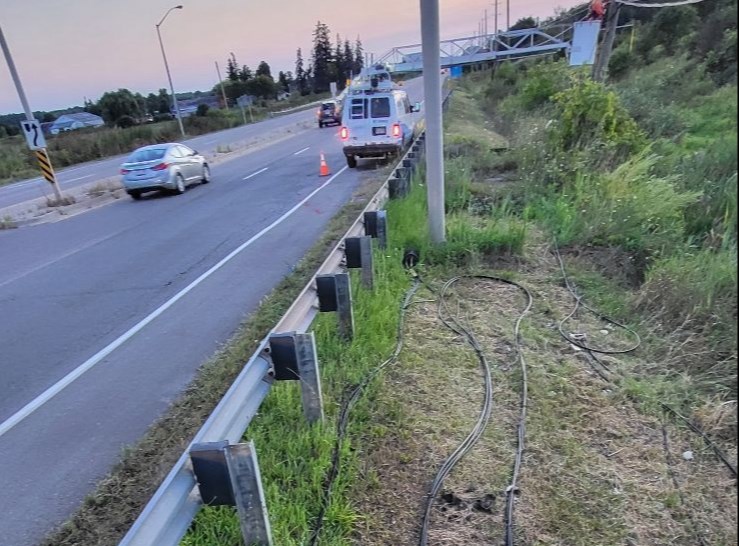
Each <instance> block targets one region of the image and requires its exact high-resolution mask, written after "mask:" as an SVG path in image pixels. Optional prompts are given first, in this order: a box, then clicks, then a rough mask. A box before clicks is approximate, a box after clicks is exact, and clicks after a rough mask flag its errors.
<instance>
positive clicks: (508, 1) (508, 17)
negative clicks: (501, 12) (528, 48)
mask: <svg viewBox="0 0 739 546" xmlns="http://www.w3.org/2000/svg"><path fill="white" fill-rule="evenodd" d="M506 30H511V0H506Z"/></svg>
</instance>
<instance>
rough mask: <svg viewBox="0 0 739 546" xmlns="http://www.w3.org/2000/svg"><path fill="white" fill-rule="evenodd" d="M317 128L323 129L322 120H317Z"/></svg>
mask: <svg viewBox="0 0 739 546" xmlns="http://www.w3.org/2000/svg"><path fill="white" fill-rule="evenodd" d="M318 128H319V129H323V122H322V121H319V122H318Z"/></svg>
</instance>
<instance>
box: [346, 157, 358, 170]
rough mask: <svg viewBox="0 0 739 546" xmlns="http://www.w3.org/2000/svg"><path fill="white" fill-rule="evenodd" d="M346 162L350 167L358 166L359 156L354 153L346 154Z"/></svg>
mask: <svg viewBox="0 0 739 546" xmlns="http://www.w3.org/2000/svg"><path fill="white" fill-rule="evenodd" d="M346 164H347V166H348V167H349V168H350V169H356V168H357V157H356V156H353V155H348V156H346Z"/></svg>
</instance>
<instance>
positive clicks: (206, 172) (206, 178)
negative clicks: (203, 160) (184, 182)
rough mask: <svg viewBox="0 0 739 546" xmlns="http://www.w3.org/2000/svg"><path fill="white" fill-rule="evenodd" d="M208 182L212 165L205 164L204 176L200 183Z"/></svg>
mask: <svg viewBox="0 0 739 546" xmlns="http://www.w3.org/2000/svg"><path fill="white" fill-rule="evenodd" d="M208 182H210V167H208V165H203V176H202V178H201V179H200V183H201V184H207V183H208Z"/></svg>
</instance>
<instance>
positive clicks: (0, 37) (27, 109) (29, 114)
mask: <svg viewBox="0 0 739 546" xmlns="http://www.w3.org/2000/svg"><path fill="white" fill-rule="evenodd" d="M0 48H2V50H3V55H4V56H5V60H6V61H7V63H8V70H9V71H10V77H11V78H13V83H14V84H15V89H16V91H18V98H19V99H20V100H21V104H22V105H23V112H24V113H25V114H26V120H28V121H34V117H33V111H31V106H30V105H29V104H28V99H27V98H26V92H25V91H24V90H23V84H22V83H21V78H20V76H19V75H18V70H17V69H16V67H15V62H14V61H13V56H12V55H11V54H10V48H9V47H8V43H7V42H6V41H5V35H4V34H3V29H2V27H0ZM43 151H44V154H45V155H46V159H47V160H48V159H49V154H48V153H47V152H46V150H45V149H44V150H43ZM49 165H51V161H50V160H49ZM51 186H52V188H54V196H55V197H56V199H57V202H58V203H59V204H61V202H62V190H61V189H60V188H59V182H58V181H57V179H56V175H55V176H54V181H53V182H52V183H51Z"/></svg>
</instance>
